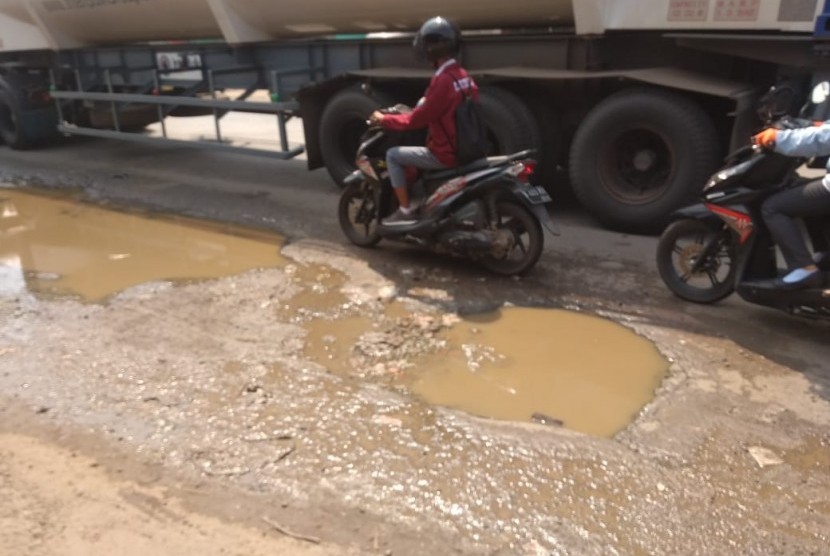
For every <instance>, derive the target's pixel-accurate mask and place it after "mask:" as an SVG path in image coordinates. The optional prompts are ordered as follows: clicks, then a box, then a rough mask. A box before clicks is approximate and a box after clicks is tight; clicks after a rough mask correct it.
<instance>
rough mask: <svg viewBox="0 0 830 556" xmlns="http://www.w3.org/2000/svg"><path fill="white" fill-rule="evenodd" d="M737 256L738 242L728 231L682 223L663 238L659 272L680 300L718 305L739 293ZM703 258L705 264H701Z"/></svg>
mask: <svg viewBox="0 0 830 556" xmlns="http://www.w3.org/2000/svg"><path fill="white" fill-rule="evenodd" d="M735 255H736V253H735V238H734V235H733V234H732V232H731V231H729V230H728V229H726V228H721V229H716V228H713V227H711V226H708V225H706V224H705V223H703V222H701V221H700V220H693V219H686V220H678V221H677V222H674V223H673V224H671V225H669V227H667V228H666V230H665V231H664V232H663V235H661V236H660V241H659V242H658V244H657V269H658V270H659V272H660V277H661V278H662V279H663V282H665V284H666V286H668V288H669V289H670V290H671V291H672V293H674V294H675V295H676V296H677V297H680V298H681V299H685V300H686V301H691V302H693V303H715V302H716V301H720V300H721V299H724V298H725V297H728V296H729V295H730V294H731V293H732V292H733V291H735V273H736V272H737V266H736V264H735V259H736V257H735ZM701 257H705V260H703V261H700V264H698V261H699V260H700V258H701Z"/></svg>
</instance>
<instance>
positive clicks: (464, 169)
mask: <svg viewBox="0 0 830 556" xmlns="http://www.w3.org/2000/svg"><path fill="white" fill-rule="evenodd" d="M489 165H490V164H489V162H488V161H487V159H486V158H480V159H479V160H474V161H473V162H471V163H469V164H465V165H464V166H456V167H455V168H448V169H447V170H427V171H425V172H424V180H426V181H432V180H445V179H448V178H452V177H455V176H461V175H464V174H469V173H470V172H475V171H476V170H482V169H484V168H487V167H488V166H489Z"/></svg>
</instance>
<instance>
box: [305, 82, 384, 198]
mask: <svg viewBox="0 0 830 556" xmlns="http://www.w3.org/2000/svg"><path fill="white" fill-rule="evenodd" d="M393 104H394V102H393V101H391V100H390V99H388V98H387V97H386V95H384V94H382V93H378V92H375V93H373V95H372V96H369V95H367V94H366V93H364V92H363V91H361V90H360V89H358V88H350V89H346V90H344V91H341V92H340V93H338V94H336V95H335V96H334V98H332V99H331V100H330V101H329V102H328V104H327V105H326V108H325V109H324V110H323V115H322V116H321V117H320V151H321V153H322V155H323V163H324V164H325V165H326V170H328V173H329V175H330V176H331V178H332V179H333V180H334V182H335V183H336V184H337V185H338V186H342V184H343V179H345V178H346V176H348V175H349V174H351V173H352V172H353V171H354V170H355V168H356V166H355V163H354V158H355V153H356V152H357V148H358V146H360V136H361V135H362V134H363V132H364V131H366V120H367V119H368V118H369V115H371V113H372V112H373V111H375V110H377V109H378V108H382V107H385V106H391V105H393Z"/></svg>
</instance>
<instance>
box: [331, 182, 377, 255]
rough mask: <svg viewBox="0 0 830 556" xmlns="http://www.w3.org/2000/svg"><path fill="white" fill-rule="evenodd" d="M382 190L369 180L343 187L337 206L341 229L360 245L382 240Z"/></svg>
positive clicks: (350, 239) (372, 244) (366, 245)
mask: <svg viewBox="0 0 830 556" xmlns="http://www.w3.org/2000/svg"><path fill="white" fill-rule="evenodd" d="M379 209H380V190H379V188H378V187H377V186H376V185H373V184H372V183H370V182H368V181H363V182H359V183H352V184H350V185H348V186H346V188H345V189H343V192H342V193H341V194H340V202H339V204H338V207H337V218H338V220H339V222H340V229H341V230H343V233H344V234H345V235H346V237H347V238H348V239H349V241H351V242H352V243H354V244H355V245H357V246H358V247H374V246H375V245H377V243H378V242H379V241H380V240H381V236H380V234H378V222H379V221H380V210H379Z"/></svg>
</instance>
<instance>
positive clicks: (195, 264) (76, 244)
mask: <svg viewBox="0 0 830 556" xmlns="http://www.w3.org/2000/svg"><path fill="white" fill-rule="evenodd" d="M280 248H281V239H280V238H279V237H277V236H275V235H273V234H268V233H264V232H256V231H253V230H249V229H243V228H237V227H233V226H228V225H222V224H209V223H206V222H202V221H196V220H192V219H187V218H180V217H167V216H165V217H159V216H148V215H137V214H130V213H125V212H117V211H112V210H107V209H103V208H100V207H96V206H93V205H90V204H86V203H82V202H78V201H77V200H73V199H67V198H65V197H55V196H49V195H41V194H33V193H30V192H24V191H18V190H0V294H6V295H9V294H12V295H13V294H17V293H19V292H21V291H23V290H29V291H33V292H36V293H40V294H44V293H46V294H58V295H74V296H79V297H81V298H83V299H85V300H89V301H100V300H103V299H106V298H107V297H109V296H111V295H113V294H116V293H118V292H120V291H122V290H124V289H127V288H129V287H131V286H134V285H137V284H140V283H144V282H150V281H156V280H169V281H188V280H197V279H210V278H219V277H224V276H230V275H233V274H238V273H241V272H245V271H247V270H250V269H253V268H267V267H281V268H284V269H285V271H286V274H287V275H288V276H290V279H291V280H292V282H294V283H295V284H296V285H297V286H299V288H300V289H299V291H298V293H297V295H295V296H294V297H293V298H292V299H289V300H286V301H285V302H284V304H282V305H281V306H280V307H279V309H278V310H277V315H275V317H276V318H281V319H287V320H288V321H290V322H295V323H297V324H300V325H302V326H303V327H304V328H305V329H306V330H307V332H308V334H307V336H306V349H305V353H306V355H308V356H309V357H310V358H312V359H314V360H316V361H318V362H319V363H321V364H322V365H324V366H326V367H327V368H328V369H330V370H332V371H334V372H340V373H346V374H352V373H353V372H354V371H355V368H354V365H353V361H352V360H353V358H354V355H355V352H354V346H355V344H356V343H357V342H358V340H359V339H360V338H361V337H362V335H363V334H365V333H366V332H370V331H374V332H376V333H377V332H379V331H382V330H383V327H384V325H383V322H380V321H383V320H384V319H385V320H386V323H387V325H388V324H389V323H390V322H391V323H393V327H395V326H396V327H397V328H396V329H395V330H396V332H395V334H396V335H394V336H393V337H392V342H393V343H394V344H395V345H401V346H409V345H410V344H409V343H407V342H409V340H408V339H407V338H409V336H411V335H412V334H410V333H409V332H407V330H409V329H410V328H411V329H412V330H415V336H419V333H418V330H419V329H418V324H417V322H416V321H411V318H410V319H409V322H410V324H408V325H404V326H403V327H402V325H401V324H400V321H402V320H404V321H405V320H406V318H407V317H411V315H409V311H408V310H405V309H404V308H403V307H404V306H403V305H401V304H398V303H391V304H388V305H387V312H386V314H385V316H384V319H376V318H370V317H368V316H363V315H360V314H356V308H355V307H351V306H350V303H349V301H348V299H347V297H346V296H345V295H344V294H343V293H342V291H341V288H342V286H343V285H344V283H345V282H346V277H345V275H343V274H342V273H340V272H338V271H336V270H334V269H332V268H329V267H327V266H325V265H296V264H293V263H291V262H290V261H288V260H286V259H284V258H283V257H281V256H280V254H279V251H280ZM416 320H417V319H416ZM395 323H397V324H395ZM421 332H422V334H420V335H421V336H422V335H423V334H426V330H425V329H424V330H421ZM429 334H438V337H439V338H440V337H441V336H443V339H445V340H446V343H447V346H448V347H447V348H446V350H443V351H441V352H440V353H437V354H435V355H425V356H424V355H419V353H422V351H419V349H421V348H418V347H417V346H416V347H414V348H412V349H409V350H408V351H406V353H405V354H404V355H402V356H401V355H398V356H396V357H404V358H405V359H406V360H408V362H405V363H406V364H403V365H402V364H400V362H395V363H394V365H393V367H394V368H395V369H396V372H395V373H381V374H383V375H384V376H386V379H387V380H393V381H394V383H395V384H400V383H401V381H403V382H404V383H405V384H406V385H407V386H408V387H409V388H410V389H411V390H412V391H413V392H415V393H416V394H417V395H419V396H420V397H422V398H423V399H424V400H425V401H427V402H428V403H432V404H438V405H445V406H451V407H454V408H458V409H461V410H464V411H467V412H469V413H472V414H475V415H479V416H483V417H490V418H496V419H506V420H517V421H536V422H541V423H547V424H552V425H556V426H560V425H563V426H565V427H567V428H570V429H573V430H578V431H582V432H586V433H590V434H596V435H603V436H611V435H613V434H614V433H616V432H617V431H619V430H620V429H622V428H623V427H625V426H626V425H627V424H628V423H630V422H631V420H632V419H633V418H634V417H635V416H636V414H637V413H638V412H639V411H640V410H641V409H642V407H643V406H644V405H645V404H646V403H648V402H649V401H650V400H651V399H652V397H653V395H654V390H655V389H656V387H657V386H658V385H659V383H660V382H661V380H662V378H663V376H664V374H665V372H666V370H667V368H668V363H667V361H666V360H665V359H664V358H663V357H662V356H661V355H660V353H659V352H658V351H657V349H656V348H655V346H654V345H653V344H652V343H650V342H648V341H647V340H646V339H644V338H642V337H640V336H638V335H636V334H635V333H634V332H632V331H631V330H629V329H628V328H625V327H623V326H620V325H617V324H615V323H613V322H611V321H609V320H605V319H601V318H596V317H591V316H587V315H582V314H579V313H573V312H568V311H561V310H551V309H530V308H507V309H504V310H502V311H498V312H495V313H489V314H484V315H478V316H473V317H467V318H465V319H464V320H462V321H461V322H460V323H457V324H455V325H454V326H452V327H451V328H450V329H449V330H444V331H436V332H430V333H429ZM396 338H397V339H396ZM430 345H433V347H434V345H435V344H430ZM423 349H428V346H427V344H424V346H423ZM429 349H431V348H429ZM363 366H364V367H365V366H366V363H365V362H364V365H363ZM404 369H405V371H403V370H404ZM362 370H363V371H365V370H366V369H362ZM387 370H388V369H387ZM399 371H403V372H399ZM363 374H365V373H362V374H361V376H362V375H363Z"/></svg>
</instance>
